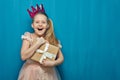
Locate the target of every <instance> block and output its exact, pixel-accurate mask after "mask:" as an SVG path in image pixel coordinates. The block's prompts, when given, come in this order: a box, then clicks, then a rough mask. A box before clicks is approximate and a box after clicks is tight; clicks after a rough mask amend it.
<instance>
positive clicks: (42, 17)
mask: <svg viewBox="0 0 120 80" xmlns="http://www.w3.org/2000/svg"><path fill="white" fill-rule="evenodd" d="M34 20H47V17H46V16H45V15H44V14H37V15H35V17H34Z"/></svg>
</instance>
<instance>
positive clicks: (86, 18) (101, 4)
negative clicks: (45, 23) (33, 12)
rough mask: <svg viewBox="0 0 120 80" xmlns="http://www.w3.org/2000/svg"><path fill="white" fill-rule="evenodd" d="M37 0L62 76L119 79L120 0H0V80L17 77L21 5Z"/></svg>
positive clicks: (67, 79)
mask: <svg viewBox="0 0 120 80" xmlns="http://www.w3.org/2000/svg"><path fill="white" fill-rule="evenodd" d="M37 3H38V4H40V3H43V5H44V7H45V10H46V12H47V14H48V16H49V17H50V18H51V19H52V20H53V22H54V29H55V34H56V36H57V38H58V39H59V40H60V41H61V44H62V46H63V48H62V52H63V55H64V57H65V60H64V63H63V64H62V65H60V66H59V67H58V69H59V70H60V73H61V76H62V80H120V0H0V80H17V77H18V73H19V70H20V68H21V66H22V64H23V61H21V59H20V48H21V44H22V40H21V35H22V34H24V32H26V31H30V32H32V29H31V26H30V25H31V19H30V17H29V15H28V13H27V11H26V9H27V8H30V6H31V5H33V6H35V5H36V4H37Z"/></svg>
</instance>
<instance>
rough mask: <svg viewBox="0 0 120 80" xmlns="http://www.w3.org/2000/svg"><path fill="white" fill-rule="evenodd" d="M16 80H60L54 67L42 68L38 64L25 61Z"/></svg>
mask: <svg viewBox="0 0 120 80" xmlns="http://www.w3.org/2000/svg"><path fill="white" fill-rule="evenodd" d="M18 80H61V78H60V75H59V72H58V71H57V69H56V68H55V67H43V66H41V65H40V64H39V63H38V62H35V61H32V60H27V61H26V62H25V63H24V65H23V66H22V68H21V70H20V73H19V76H18Z"/></svg>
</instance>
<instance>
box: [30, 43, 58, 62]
mask: <svg viewBox="0 0 120 80" xmlns="http://www.w3.org/2000/svg"><path fill="white" fill-rule="evenodd" d="M58 50H59V47H56V46H54V45H51V44H49V43H45V44H43V45H42V46H41V47H40V48H39V49H37V50H36V52H35V53H34V55H33V56H32V57H31V59H32V60H34V61H37V62H40V63H42V61H43V60H44V59H45V60H55V59H56V56H57V53H58Z"/></svg>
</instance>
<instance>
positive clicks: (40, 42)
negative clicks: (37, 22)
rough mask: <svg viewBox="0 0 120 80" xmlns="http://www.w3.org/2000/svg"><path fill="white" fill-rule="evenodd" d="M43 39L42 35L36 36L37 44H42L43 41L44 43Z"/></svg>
mask: <svg viewBox="0 0 120 80" xmlns="http://www.w3.org/2000/svg"><path fill="white" fill-rule="evenodd" d="M45 42H46V41H45V39H44V38H43V37H40V38H37V44H39V45H42V44H43V43H45Z"/></svg>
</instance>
